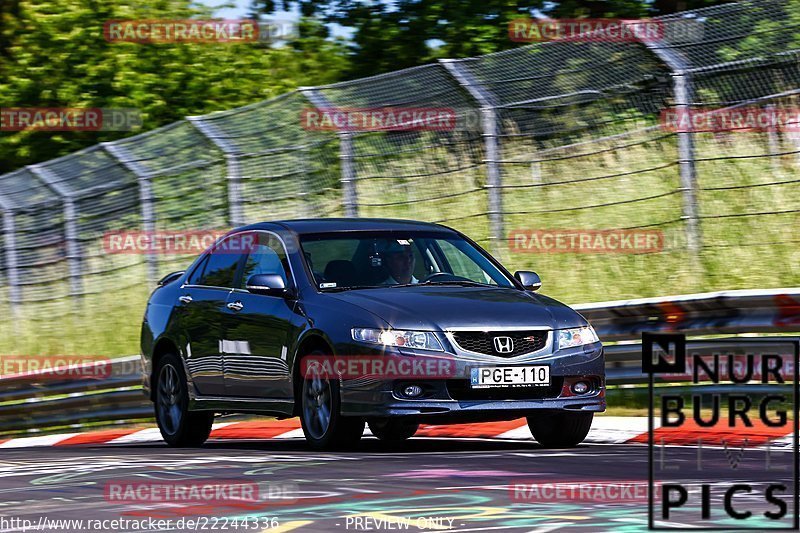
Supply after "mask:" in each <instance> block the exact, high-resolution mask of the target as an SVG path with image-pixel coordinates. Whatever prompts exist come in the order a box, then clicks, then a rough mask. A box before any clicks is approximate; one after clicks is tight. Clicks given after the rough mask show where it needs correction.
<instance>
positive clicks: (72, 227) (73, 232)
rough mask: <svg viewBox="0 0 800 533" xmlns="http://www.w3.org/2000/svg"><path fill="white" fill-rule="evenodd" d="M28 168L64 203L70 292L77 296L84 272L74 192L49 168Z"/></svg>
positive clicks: (80, 288)
mask: <svg viewBox="0 0 800 533" xmlns="http://www.w3.org/2000/svg"><path fill="white" fill-rule="evenodd" d="M27 168H28V170H30V171H31V173H32V174H33V175H35V176H36V177H37V178H39V179H40V180H42V182H44V184H45V185H47V186H48V187H49V188H50V189H51V190H52V191H53V192H54V193H56V194H57V195H58V196H60V197H61V202H62V203H63V205H64V240H65V242H66V247H67V264H68V265H69V293H70V296H72V297H73V298H77V297H79V296H81V295H82V294H83V281H82V276H83V274H82V272H81V250H80V246H79V244H78V212H77V209H76V208H75V199H74V197H73V195H72V193H70V192H69V191H68V190H67V189H66V188H64V187H63V186H62V185H61V183H60V181H59V179H58V176H57V175H55V174H54V173H53V172H52V171H50V170H49V169H47V168H44V167H43V166H41V165H30V166H28V167H27Z"/></svg>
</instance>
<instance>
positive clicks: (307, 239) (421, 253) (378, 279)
mask: <svg viewBox="0 0 800 533" xmlns="http://www.w3.org/2000/svg"><path fill="white" fill-rule="evenodd" d="M300 245H301V247H302V249H303V256H304V258H305V260H306V262H307V264H308V266H309V269H310V270H311V271H312V273H313V274H312V277H313V282H314V283H315V285H316V286H317V288H319V289H320V290H344V289H356V288H358V289H360V288H371V287H383V286H410V285H418V284H426V285H434V284H439V285H454V286H457V285H493V286H503V287H513V286H514V283H513V282H512V281H511V280H510V279H509V278H508V277H507V276H506V275H505V274H504V273H503V272H502V271H501V270H500V269H498V268H497V267H496V266H495V265H494V264H493V263H492V262H491V261H490V260H489V259H488V258H487V257H486V256H485V255H484V254H483V253H481V251H479V250H478V249H477V248H475V247H474V246H473V245H471V244H470V243H469V242H467V241H465V240H464V239H462V238H461V237H458V236H457V235H451V234H442V233H440V232H424V231H419V232H413V231H412V232H395V231H392V232H347V234H346V235H345V234H335V233H332V234H318V235H305V236H303V237H301V239H300Z"/></svg>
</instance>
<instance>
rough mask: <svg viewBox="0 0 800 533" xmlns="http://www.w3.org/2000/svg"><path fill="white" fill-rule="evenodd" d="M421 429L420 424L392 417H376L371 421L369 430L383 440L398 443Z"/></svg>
mask: <svg viewBox="0 0 800 533" xmlns="http://www.w3.org/2000/svg"><path fill="white" fill-rule="evenodd" d="M418 429H419V424H415V423H412V422H405V421H403V420H397V419H392V418H375V419H372V420H370V421H369V430H370V431H371V432H372V434H373V435H375V436H376V437H378V439H380V440H381V441H383V442H389V443H397V442H403V441H404V440H408V439H410V438H411V437H413V436H414V433H416V432H417V430H418Z"/></svg>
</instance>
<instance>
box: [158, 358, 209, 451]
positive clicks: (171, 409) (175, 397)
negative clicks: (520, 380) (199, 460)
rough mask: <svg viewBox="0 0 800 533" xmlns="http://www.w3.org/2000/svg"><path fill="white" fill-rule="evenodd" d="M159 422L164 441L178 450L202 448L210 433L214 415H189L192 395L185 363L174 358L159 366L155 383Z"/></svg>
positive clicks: (202, 413)
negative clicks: (187, 380) (189, 390)
mask: <svg viewBox="0 0 800 533" xmlns="http://www.w3.org/2000/svg"><path fill="white" fill-rule="evenodd" d="M153 387H154V388H155V404H154V409H155V413H156V422H157V423H158V430H159V431H160V432H161V436H162V437H163V438H164V441H165V442H166V443H167V444H169V445H170V446H174V447H177V448H191V447H197V446H201V445H202V444H203V443H204V442H205V441H206V439H208V436H209V434H210V433H211V425H212V424H213V423H214V413H211V412H207V411H189V392H188V389H187V383H186V374H185V373H184V370H183V363H182V362H181V360H180V359H179V358H178V356H177V355H175V354H166V355H164V356H163V357H162V358H161V359H160V360H159V362H158V368H157V369H156V373H155V380H154V383H153Z"/></svg>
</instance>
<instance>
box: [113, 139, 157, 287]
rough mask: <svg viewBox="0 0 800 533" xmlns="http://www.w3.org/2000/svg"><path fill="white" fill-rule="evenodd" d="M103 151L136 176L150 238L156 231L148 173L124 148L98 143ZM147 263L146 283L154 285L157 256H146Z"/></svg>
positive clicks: (144, 223)
mask: <svg viewBox="0 0 800 533" xmlns="http://www.w3.org/2000/svg"><path fill="white" fill-rule="evenodd" d="M100 145H101V146H102V147H103V149H104V150H105V151H106V153H108V155H110V156H111V157H112V158H113V159H115V160H116V161H119V164H120V165H122V166H123V167H124V168H126V169H127V170H128V171H130V172H131V173H132V174H133V175H134V176H136V179H137V181H138V182H139V203H140V204H141V205H140V206H139V207H140V209H141V214H142V229H143V230H144V232H145V234H147V235H149V236H151V237H152V235H153V234H154V233H155V231H156V217H155V213H154V211H153V201H154V200H153V185H152V183H151V181H150V173H149V171H148V170H147V169H146V168H144V167H143V166H142V165H140V164H139V162H138V161H136V158H135V157H133V156H132V155H131V154H130V153H129V152H128V151H127V150H126V149H125V148H123V147H122V146H116V145H115V144H114V143H110V142H103V143H100ZM146 261H147V282H148V283H149V284H150V285H155V283H156V282H157V281H158V256H157V255H156V254H155V253H149V254H146Z"/></svg>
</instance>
